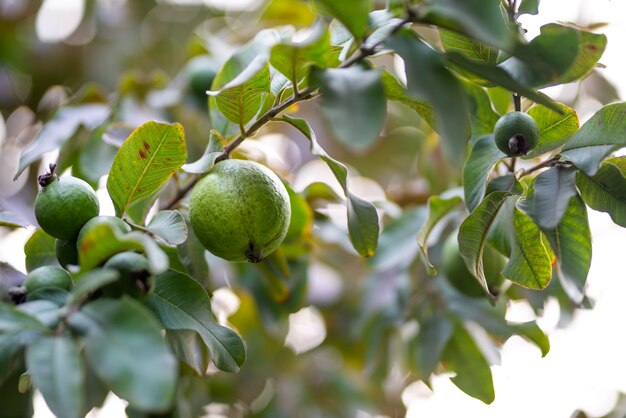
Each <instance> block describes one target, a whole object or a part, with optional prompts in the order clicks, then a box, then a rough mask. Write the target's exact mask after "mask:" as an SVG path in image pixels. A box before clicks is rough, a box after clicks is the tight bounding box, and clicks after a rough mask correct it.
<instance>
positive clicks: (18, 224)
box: [0, 210, 30, 228]
mask: <svg viewBox="0 0 626 418" xmlns="http://www.w3.org/2000/svg"><path fill="white" fill-rule="evenodd" d="M29 225H30V223H29V222H27V221H26V220H24V219H23V218H22V217H21V216H20V215H19V214H17V213H14V212H9V211H6V210H0V226H6V227H9V228H26V227H27V226H29Z"/></svg>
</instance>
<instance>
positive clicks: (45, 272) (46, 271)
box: [22, 266, 74, 292]
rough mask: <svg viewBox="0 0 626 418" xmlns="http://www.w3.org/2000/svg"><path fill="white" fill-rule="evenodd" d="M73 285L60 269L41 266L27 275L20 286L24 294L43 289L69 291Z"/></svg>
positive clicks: (66, 274) (70, 279) (70, 278)
mask: <svg viewBox="0 0 626 418" xmlns="http://www.w3.org/2000/svg"><path fill="white" fill-rule="evenodd" d="M73 284H74V282H73V281H72V277H71V276H70V274H69V273H68V272H67V271H65V270H64V269H62V268H61V267H55V266H43V267H39V268H36V269H35V270H33V271H31V272H30V273H28V275H27V276H26V278H25V279H24V283H22V286H24V288H25V289H26V292H33V291H35V290H37V289H41V288H43V287H56V288H60V289H64V290H70V289H72V286H73Z"/></svg>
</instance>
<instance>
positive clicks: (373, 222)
mask: <svg viewBox="0 0 626 418" xmlns="http://www.w3.org/2000/svg"><path fill="white" fill-rule="evenodd" d="M278 120H281V121H283V122H286V123H288V124H289V125H291V126H293V127H294V128H296V129H297V130H298V131H300V132H301V133H302V134H303V135H304V136H305V137H306V138H307V139H308V140H309V142H310V143H311V153H312V154H313V155H316V156H318V157H319V158H320V159H321V160H322V161H324V162H325V163H326V164H327V165H328V167H329V168H330V170H331V171H332V172H333V174H334V176H335V178H336V179H337V181H338V182H339V184H340V185H341V188H342V189H343V191H344V193H345V194H346V199H347V205H348V232H349V234H350V241H351V242H352V245H353V247H354V249H355V250H356V251H357V252H358V253H359V254H360V255H362V256H364V257H371V256H372V255H374V253H375V252H376V246H377V243H378V233H379V226H378V213H377V212H376V208H375V207H374V205H372V204H371V203H370V202H367V201H365V200H363V199H361V198H359V197H357V196H355V195H353V194H352V193H351V192H350V191H349V190H348V170H347V169H346V167H345V166H344V165H343V164H341V163H340V162H338V161H337V160H335V159H333V158H331V157H330V156H329V155H328V154H327V153H326V151H324V150H323V149H322V147H321V146H320V145H319V144H318V142H317V139H316V138H315V133H314V132H313V130H312V129H311V127H310V126H309V124H308V122H307V121H306V120H304V119H297V118H292V117H291V116H288V115H283V116H282V117H281V118H280V119H278Z"/></svg>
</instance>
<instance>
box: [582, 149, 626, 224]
mask: <svg viewBox="0 0 626 418" xmlns="http://www.w3.org/2000/svg"><path fill="white" fill-rule="evenodd" d="M625 178H626V157H615V158H610V159H608V160H606V161H605V162H604V163H603V164H602V165H601V166H600V170H598V172H597V173H596V174H595V175H594V176H588V175H587V174H585V173H584V172H578V175H577V176H576V185H577V186H578V189H579V190H580V194H581V195H582V198H583V200H584V201H585V203H586V204H588V205H589V206H590V207H591V208H593V209H595V210H599V211H600V212H607V213H608V214H609V215H610V216H611V219H613V222H615V223H616V224H618V225H620V226H622V227H626V181H625Z"/></svg>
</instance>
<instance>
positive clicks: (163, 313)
mask: <svg viewBox="0 0 626 418" xmlns="http://www.w3.org/2000/svg"><path fill="white" fill-rule="evenodd" d="M148 304H149V306H150V307H151V308H152V310H154V312H155V313H156V315H157V316H158V317H159V319H160V320H161V323H162V324H163V326H164V327H165V329H168V330H170V329H172V330H190V331H195V332H197V333H198V334H199V335H200V337H201V338H202V340H203V341H204V343H205V344H206V346H207V347H208V348H209V351H210V352H211V357H212V359H213V363H215V366H216V367H217V368H218V369H220V370H224V371H227V372H237V371H238V370H239V368H240V367H241V366H242V365H243V363H244V362H245V360H246V351H245V347H244V345H243V342H242V341H241V338H240V337H239V335H237V333H235V332H234V331H233V330H231V329H229V328H226V327H223V326H221V325H219V324H217V323H216V322H215V319H214V318H213V314H212V311H211V302H210V300H209V295H208V293H207V292H206V290H205V289H204V288H203V287H202V286H201V285H200V284H199V283H198V282H196V281H195V280H193V279H192V278H191V277H189V276H187V275H185V274H182V273H179V272H176V271H173V270H170V271H168V272H166V273H164V274H161V275H159V276H157V277H156V283H155V289H154V292H153V293H152V294H150V296H149V299H148Z"/></svg>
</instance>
